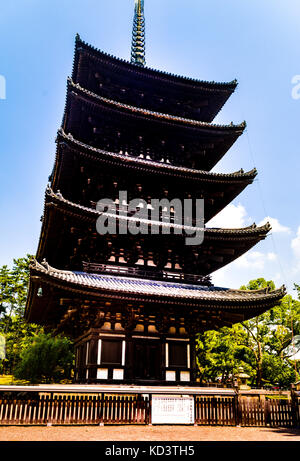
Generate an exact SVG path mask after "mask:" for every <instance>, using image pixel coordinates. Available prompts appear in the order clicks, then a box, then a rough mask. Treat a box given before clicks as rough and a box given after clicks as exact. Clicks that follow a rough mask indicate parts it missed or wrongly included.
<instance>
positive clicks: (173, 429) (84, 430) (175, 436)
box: [0, 426, 300, 442]
mask: <svg viewBox="0 0 300 461" xmlns="http://www.w3.org/2000/svg"><path fill="white" fill-rule="evenodd" d="M103 440H104V441H113V442H114V441H151V440H153V441H300V429H288V428H286V429H284V428H280V429H277V428H266V427H263V428H259V427H255V428H252V427H251V428H250V427H248V428H246V427H224V426H223V427H203V426H198V427H194V426H104V427H99V426H65V427H62V426H51V427H45V426H40V427H37V426H32V427H19V426H11V427H0V441H103Z"/></svg>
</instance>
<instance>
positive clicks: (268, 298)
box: [26, 261, 286, 319]
mask: <svg viewBox="0 0 300 461" xmlns="http://www.w3.org/2000/svg"><path fill="white" fill-rule="evenodd" d="M30 276H31V283H30V290H29V292H30V293H29V296H28V300H27V305H26V318H27V319H28V318H30V307H31V306H32V304H33V302H34V297H35V296H36V289H37V286H38V285H39V284H42V283H46V284H48V285H51V286H53V287H56V288H58V289H61V290H64V291H69V292H73V293H74V294H75V295H81V296H82V295H86V296H90V297H92V298H98V299H99V298H102V299H105V298H110V299H118V300H126V301H127V300H130V301H141V300H144V301H146V302H153V303H161V304H172V305H178V306H182V305H185V306H196V307H198V308H199V307H200V308H201V307H203V308H205V309H209V308H212V309H215V308H216V307H217V308H221V309H222V308H223V309H225V310H235V311H236V312H237V313H238V312H239V311H240V312H242V311H245V310H251V309H253V310H255V311H257V309H259V308H264V309H266V308H270V307H273V306H275V305H276V303H278V302H279V301H280V299H281V298H282V297H283V296H284V295H285V294H286V291H285V287H284V286H283V287H281V288H280V289H277V290H273V291H269V290H268V289H262V290H255V291H243V290H233V289H226V288H218V287H209V288H207V287H202V286H198V285H184V284H180V285H178V284H175V283H172V282H158V281H155V282H153V280H145V279H143V280H140V279H132V278H131V279H127V278H125V277H120V276H109V275H103V274H102V275H95V274H86V273H83V272H72V271H63V270H59V269H55V268H53V267H51V266H49V265H48V264H47V262H43V264H40V263H38V262H37V261H33V263H32V265H31V269H30ZM34 285H35V286H34Z"/></svg>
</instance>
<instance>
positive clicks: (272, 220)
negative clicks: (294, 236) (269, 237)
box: [258, 216, 291, 234]
mask: <svg viewBox="0 0 300 461" xmlns="http://www.w3.org/2000/svg"><path fill="white" fill-rule="evenodd" d="M267 221H268V222H269V223H270V224H271V226H272V232H274V233H275V232H286V233H288V234H290V233H291V230H290V228H289V227H287V226H283V225H282V224H280V222H279V221H278V219H277V218H271V217H270V216H267V217H266V218H264V219H263V220H262V221H260V222H259V223H258V226H263V225H264V224H266V222H267Z"/></svg>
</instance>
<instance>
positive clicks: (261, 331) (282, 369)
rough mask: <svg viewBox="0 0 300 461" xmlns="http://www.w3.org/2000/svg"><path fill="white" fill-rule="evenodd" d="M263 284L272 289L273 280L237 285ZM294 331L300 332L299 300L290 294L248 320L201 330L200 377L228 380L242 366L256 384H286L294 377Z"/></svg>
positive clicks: (249, 288)
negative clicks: (228, 325) (230, 325)
mask: <svg viewBox="0 0 300 461" xmlns="http://www.w3.org/2000/svg"><path fill="white" fill-rule="evenodd" d="M267 287H268V288H270V289H274V288H275V285H274V282H272V281H266V280H265V279H263V278H259V279H256V280H251V281H250V282H249V283H248V284H247V285H246V286H242V287H241V289H247V290H258V289H260V288H267ZM298 293H299V288H298ZM297 335H300V302H299V300H295V299H293V298H292V297H291V296H290V295H287V296H285V297H284V298H283V299H282V300H281V302H280V304H279V305H278V306H275V307H274V308H273V309H271V310H269V311H267V312H265V313H264V314H262V315H259V316H257V317H255V318H253V319H251V320H247V321H245V322H243V323H241V324H236V325H233V327H232V328H222V329H220V330H219V331H213V332H212V331H208V332H205V333H203V334H201V335H199V339H198V363H199V375H200V381H202V382H203V381H210V380H211V381H215V380H217V379H220V380H221V381H222V382H226V381H228V380H229V379H230V380H232V378H233V375H234V374H235V373H236V371H237V370H238V368H239V367H240V366H242V367H243V368H244V369H245V371H246V372H247V373H248V374H249V375H250V377H251V380H252V385H255V386H256V387H261V386H262V385H265V384H267V383H269V384H277V383H278V384H280V385H281V386H288V385H289V384H291V383H292V382H294V381H295V380H296V378H297V368H296V362H295V361H294V360H293V355H294V353H295V352H296V348H295V347H294V346H295V341H294V338H295V337H297Z"/></svg>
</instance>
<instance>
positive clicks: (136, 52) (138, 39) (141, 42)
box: [131, 0, 146, 67]
mask: <svg viewBox="0 0 300 461" xmlns="http://www.w3.org/2000/svg"><path fill="white" fill-rule="evenodd" d="M131 62H132V63H133V64H136V65H138V66H143V67H144V66H145V65H146V60H145V16H144V0H135V5H134V18H133V30H132V45H131Z"/></svg>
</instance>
